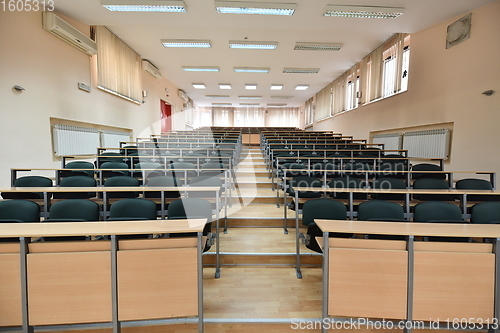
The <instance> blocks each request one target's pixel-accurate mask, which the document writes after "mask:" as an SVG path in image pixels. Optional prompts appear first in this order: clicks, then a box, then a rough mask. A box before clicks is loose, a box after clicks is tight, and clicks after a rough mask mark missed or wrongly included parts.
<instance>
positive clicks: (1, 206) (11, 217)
mask: <svg viewBox="0 0 500 333" xmlns="http://www.w3.org/2000/svg"><path fill="white" fill-rule="evenodd" d="M0 222H6V223H7V222H19V223H21V222H40V206H38V204H36V203H35V202H33V201H29V200H20V199H13V200H4V201H0Z"/></svg>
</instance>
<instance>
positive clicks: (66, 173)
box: [59, 161, 94, 178]
mask: <svg viewBox="0 0 500 333" xmlns="http://www.w3.org/2000/svg"><path fill="white" fill-rule="evenodd" d="M64 169H67V170H61V171H60V172H59V176H60V177H61V178H64V177H71V176H88V177H94V171H93V170H79V169H94V164H93V163H91V162H85V161H73V162H69V163H68V164H66V165H65V166H64Z"/></svg>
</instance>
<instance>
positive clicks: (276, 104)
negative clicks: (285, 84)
mask: <svg viewBox="0 0 500 333" xmlns="http://www.w3.org/2000/svg"><path fill="white" fill-rule="evenodd" d="M286 105H287V104H286V103H267V106H286Z"/></svg>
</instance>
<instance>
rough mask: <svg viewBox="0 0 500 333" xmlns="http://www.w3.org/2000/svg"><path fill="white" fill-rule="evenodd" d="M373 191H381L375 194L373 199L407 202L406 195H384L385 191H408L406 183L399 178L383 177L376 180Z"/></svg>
mask: <svg viewBox="0 0 500 333" xmlns="http://www.w3.org/2000/svg"><path fill="white" fill-rule="evenodd" d="M372 188H373V189H378V190H381V192H380V193H374V194H372V195H371V197H372V199H378V200H405V196H406V195H405V194H397V193H384V192H383V191H384V190H391V189H397V190H403V189H406V183H405V182H404V181H403V180H402V179H399V178H393V177H381V178H376V179H375V180H374V181H373V183H372Z"/></svg>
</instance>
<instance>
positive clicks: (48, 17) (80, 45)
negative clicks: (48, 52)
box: [42, 12, 97, 55]
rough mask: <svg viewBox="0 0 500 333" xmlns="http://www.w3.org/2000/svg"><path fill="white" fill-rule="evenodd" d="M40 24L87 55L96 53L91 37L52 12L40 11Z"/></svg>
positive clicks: (95, 46)
mask: <svg viewBox="0 0 500 333" xmlns="http://www.w3.org/2000/svg"><path fill="white" fill-rule="evenodd" d="M42 26H43V28H44V29H45V30H47V31H48V32H50V33H52V34H53V35H55V36H56V37H59V38H61V39H62V40H64V41H65V42H66V43H68V44H71V45H73V46H74V47H76V48H77V49H79V50H80V51H82V52H85V53H86V54H88V55H94V54H96V53H97V45H96V43H95V42H94V41H93V40H92V39H90V38H89V37H87V36H85V35H84V34H83V33H81V32H80V31H78V30H76V29H75V28H74V27H72V26H71V25H70V24H69V23H68V22H66V21H64V20H63V19H62V18H60V17H59V16H57V15H56V14H54V13H52V12H43V13H42Z"/></svg>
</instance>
